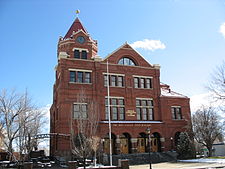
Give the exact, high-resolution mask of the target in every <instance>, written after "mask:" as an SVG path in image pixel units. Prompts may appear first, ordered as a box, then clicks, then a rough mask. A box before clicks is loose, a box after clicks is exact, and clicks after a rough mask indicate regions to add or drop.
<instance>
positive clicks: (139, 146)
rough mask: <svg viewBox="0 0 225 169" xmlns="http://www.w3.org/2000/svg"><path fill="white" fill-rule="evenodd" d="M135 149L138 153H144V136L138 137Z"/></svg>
mask: <svg viewBox="0 0 225 169" xmlns="http://www.w3.org/2000/svg"><path fill="white" fill-rule="evenodd" d="M137 151H138V152H139V153H144V152H145V139H144V138H138V142H137Z"/></svg>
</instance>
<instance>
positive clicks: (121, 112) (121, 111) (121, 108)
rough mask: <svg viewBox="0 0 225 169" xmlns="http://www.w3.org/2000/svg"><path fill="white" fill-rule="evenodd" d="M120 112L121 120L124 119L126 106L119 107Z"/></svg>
mask: <svg viewBox="0 0 225 169" xmlns="http://www.w3.org/2000/svg"><path fill="white" fill-rule="evenodd" d="M119 113H120V120H124V115H125V112H124V107H119Z"/></svg>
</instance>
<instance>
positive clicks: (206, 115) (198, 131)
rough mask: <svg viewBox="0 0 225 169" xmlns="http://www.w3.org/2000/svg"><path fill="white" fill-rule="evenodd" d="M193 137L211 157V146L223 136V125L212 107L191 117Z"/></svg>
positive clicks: (202, 109) (203, 108)
mask: <svg viewBox="0 0 225 169" xmlns="http://www.w3.org/2000/svg"><path fill="white" fill-rule="evenodd" d="M192 127H193V135H194V138H195V140H196V141H197V142H198V143H200V144H201V145H203V146H205V147H206V148H207V149H208V151H209V156H212V146H213V143H214V141H215V140H216V139H218V138H219V137H221V135H222V134H223V129H224V124H222V122H221V121H220V117H219V115H218V114H217V113H216V112H215V109H213V108H212V107H204V106H202V108H201V109H199V110H197V112H196V113H195V114H193V116H192Z"/></svg>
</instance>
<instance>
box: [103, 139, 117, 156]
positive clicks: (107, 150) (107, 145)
mask: <svg viewBox="0 0 225 169" xmlns="http://www.w3.org/2000/svg"><path fill="white" fill-rule="evenodd" d="M111 140H112V141H111V147H112V153H113V152H114V150H113V145H114V140H113V139H111ZM103 148H104V153H106V154H109V153H110V148H109V139H105V141H104V145H103Z"/></svg>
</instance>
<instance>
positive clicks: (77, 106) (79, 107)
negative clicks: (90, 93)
mask: <svg viewBox="0 0 225 169" xmlns="http://www.w3.org/2000/svg"><path fill="white" fill-rule="evenodd" d="M87 117H88V116H87V103H74V104H73V118H74V119H87Z"/></svg>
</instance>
